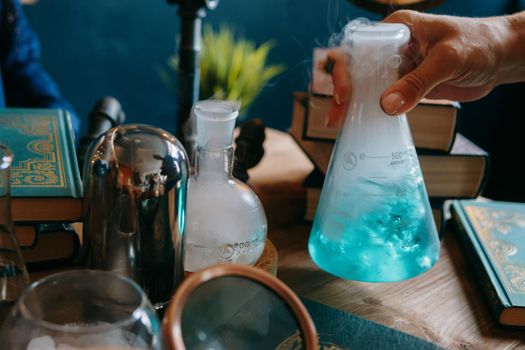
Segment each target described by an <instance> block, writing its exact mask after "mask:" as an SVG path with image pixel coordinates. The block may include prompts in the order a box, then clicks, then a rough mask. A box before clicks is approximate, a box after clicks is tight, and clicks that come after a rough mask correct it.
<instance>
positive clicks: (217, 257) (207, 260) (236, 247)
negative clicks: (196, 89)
mask: <svg viewBox="0 0 525 350" xmlns="http://www.w3.org/2000/svg"><path fill="white" fill-rule="evenodd" d="M194 111H195V116H196V121H197V140H196V141H197V148H196V153H195V158H194V161H195V173H194V175H193V176H192V177H191V178H190V180H189V182H188V199H187V212H186V233H185V234H186V245H185V247H186V250H185V259H184V268H185V270H186V271H189V272H194V271H196V270H199V269H201V268H204V267H208V266H210V265H214V264H218V263H238V264H246V265H254V264H255V263H256V262H257V260H258V259H259V257H260V256H261V255H262V252H263V250H264V245H265V242H266V230H267V223H266V215H265V213H264V210H263V207H262V205H261V202H260V201H259V199H258V198H257V196H256V195H255V193H254V192H253V191H252V190H251V189H250V188H249V187H248V186H247V185H246V184H244V183H242V182H241V181H239V180H237V179H235V178H234V177H233V176H232V165H233V164H232V163H233V147H232V143H233V129H234V126H235V119H236V118H237V116H238V114H239V112H238V109H237V107H236V106H235V105H234V103H231V102H228V101H218V100H206V101H200V102H198V103H197V104H196V105H195V107H194Z"/></svg>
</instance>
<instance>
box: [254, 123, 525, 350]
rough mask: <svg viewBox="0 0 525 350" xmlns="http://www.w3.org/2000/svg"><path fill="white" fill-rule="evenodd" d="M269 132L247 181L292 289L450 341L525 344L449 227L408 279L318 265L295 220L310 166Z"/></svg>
mask: <svg viewBox="0 0 525 350" xmlns="http://www.w3.org/2000/svg"><path fill="white" fill-rule="evenodd" d="M267 139H268V140H267V143H266V145H265V150H266V155H265V158H264V159H263V161H262V162H261V164H260V165H259V166H258V167H257V168H254V169H253V170H252V171H251V172H250V174H251V175H252V176H251V180H250V181H251V183H252V185H253V187H254V188H255V190H256V192H258V193H259V195H260V197H261V200H262V202H263V205H264V206H265V208H266V210H267V215H268V218H269V228H270V229H269V238H270V240H271V241H272V242H273V243H274V244H275V246H276V247H277V251H278V253H279V269H278V277H279V278H280V279H282V280H283V281H284V282H285V283H286V284H287V285H289V286H290V287H291V288H292V289H293V290H294V291H295V292H296V293H297V294H299V295H301V296H304V297H307V298H310V299H313V300H316V301H318V302H321V303H324V304H327V305H330V306H333V307H336V308H338V309H341V310H344V311H348V312H351V313H353V314H354V315H358V316H362V317H364V318H366V319H369V320H372V321H375V322H378V323H381V324H383V325H386V326H389V327H393V328H396V329H399V330H402V331H404V332H406V333H409V334H412V335H415V336H417V337H420V338H423V339H426V340H429V341H432V342H434V343H436V344H438V345H440V346H443V347H445V348H448V349H525V330H517V329H506V328H502V327H500V326H498V325H497V324H496V323H495V321H494V319H493V317H492V315H491V314H490V311H489V308H488V304H487V303H486V302H485V299H484V297H483V294H482V290H481V289H480V285H479V283H478V281H477V280H476V279H475V277H474V273H473V271H472V270H471V266H470V265H469V263H468V262H467V261H466V260H465V257H464V256H463V252H462V250H461V247H460V246H459V245H458V242H457V239H456V237H455V232H454V231H453V230H451V229H448V230H446V231H445V233H444V235H443V239H442V244H441V248H442V250H441V257H440V260H439V262H438V263H437V264H436V265H435V266H434V267H433V268H432V269H431V270H429V271H428V272H426V273H424V274H422V275H420V276H418V277H416V278H413V279H410V280H407V281H403V282H396V283H363V282H354V281H348V280H343V279H340V278H337V277H334V276H332V275H330V274H328V273H325V272H324V271H322V270H320V269H319V268H318V267H317V266H316V265H315V264H314V262H313V261H312V260H311V259H310V257H309V255H308V251H307V243H308V235H309V229H310V227H309V225H307V224H301V223H298V222H299V220H298V218H299V217H300V215H301V213H304V204H301V203H303V202H304V197H303V198H302V201H303V202H301V196H304V189H301V187H300V181H298V180H300V179H301V178H303V179H304V177H305V176H306V175H307V174H308V173H309V172H310V171H311V170H312V166H311V164H310V163H309V161H308V160H307V159H306V157H305V156H304V155H302V154H301V152H300V150H298V149H297V148H296V146H295V145H294V144H293V140H291V139H290V138H289V136H288V135H287V134H285V133H280V132H276V131H270V133H267ZM298 152H299V153H298ZM269 179H271V180H269ZM272 182H274V183H275V187H276V188H277V190H275V188H274V187H272V184H271V183H272ZM288 207H292V208H291V209H290V208H288ZM276 213H280V215H276ZM283 213H284V214H283ZM283 215H284V216H286V218H287V219H282V217H283Z"/></svg>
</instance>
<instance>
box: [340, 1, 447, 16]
mask: <svg viewBox="0 0 525 350" xmlns="http://www.w3.org/2000/svg"><path fill="white" fill-rule="evenodd" d="M349 1H351V2H352V3H354V4H355V5H357V6H359V7H362V8H364V9H367V10H369V11H373V12H378V13H381V14H388V13H391V12H394V11H396V10H402V9H406V10H417V11H423V10H426V9H429V8H432V7H434V6H437V5H439V4H441V3H442V2H443V1H444V0H349Z"/></svg>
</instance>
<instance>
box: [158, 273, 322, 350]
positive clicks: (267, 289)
mask: <svg viewBox="0 0 525 350" xmlns="http://www.w3.org/2000/svg"><path fill="white" fill-rule="evenodd" d="M164 330H165V333H166V335H167V338H168V343H169V344H170V346H171V348H172V349H176V350H184V349H282V350H284V349H307V350H309V349H317V347H318V343H317V333H316V330H315V326H314V324H313V322H312V319H311V317H310V315H309V314H308V312H307V311H306V308H305V307H304V305H303V304H302V303H301V301H300V300H299V298H298V297H297V295H295V294H294V292H293V291H292V290H291V289H290V288H288V287H287V286H286V285H285V284H284V283H283V282H281V281H280V280H278V279H277V278H276V277H274V276H272V275H270V274H268V273H267V272H264V271H262V270H259V269H257V268H254V267H251V266H245V265H216V266H213V267H210V268H207V269H204V270H201V271H199V272H196V273H194V274H192V275H191V276H190V277H188V279H186V280H185V281H184V282H183V283H182V285H181V286H180V287H179V289H178V290H177V292H176V293H175V295H174V297H173V299H172V301H171V304H170V306H169V308H168V311H167V313H166V315H165V317H164Z"/></svg>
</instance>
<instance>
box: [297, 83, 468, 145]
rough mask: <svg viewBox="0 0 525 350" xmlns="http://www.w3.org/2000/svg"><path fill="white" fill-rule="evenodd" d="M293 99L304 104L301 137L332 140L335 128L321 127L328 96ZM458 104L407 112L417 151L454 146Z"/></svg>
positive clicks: (424, 104) (431, 103)
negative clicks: (302, 132) (302, 133)
mask: <svg viewBox="0 0 525 350" xmlns="http://www.w3.org/2000/svg"><path fill="white" fill-rule="evenodd" d="M295 98H296V99H298V100H299V101H301V102H302V103H303V104H304V105H305V120H304V135H303V138H305V139H311V140H320V141H334V140H335V139H336V137H337V133H338V132H339V129H337V128H330V127H327V126H326V125H325V115H326V113H327V111H328V108H329V106H330V100H331V98H330V97H327V96H314V95H310V96H308V95H307V94H305V93H302V94H301V93H296V94H295ZM458 112H459V104H458V103H456V102H453V101H448V100H427V99H424V100H422V101H421V102H420V103H419V104H418V105H417V106H416V107H415V108H414V109H413V110H411V111H410V112H408V113H407V120H408V125H409V126H410V130H411V132H412V138H413V139H414V145H415V147H416V148H419V149H428V150H435V151H441V152H448V151H450V149H451V148H452V145H453V144H454V137H455V135H456V125H457V119H458Z"/></svg>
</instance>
